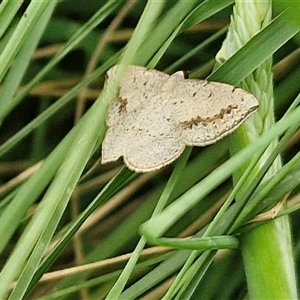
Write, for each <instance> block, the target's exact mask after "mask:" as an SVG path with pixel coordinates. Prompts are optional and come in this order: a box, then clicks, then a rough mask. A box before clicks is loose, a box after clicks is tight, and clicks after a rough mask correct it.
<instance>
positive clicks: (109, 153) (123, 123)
mask: <svg viewBox="0 0 300 300" xmlns="http://www.w3.org/2000/svg"><path fill="white" fill-rule="evenodd" d="M130 122H131V118H123V119H121V120H120V121H119V122H118V123H117V124H114V125H112V126H111V127H108V129H107V131H106V134H105V138H104V140H103V142H102V157H101V163H102V164H104V163H108V162H112V161H116V160H118V159H119V158H120V157H121V156H123V155H124V150H125V149H126V146H127V142H128V140H129V139H130V135H131V132H130V131H129V130H128V129H129V128H130V127H131V124H130ZM132 126H133V125H132Z"/></svg>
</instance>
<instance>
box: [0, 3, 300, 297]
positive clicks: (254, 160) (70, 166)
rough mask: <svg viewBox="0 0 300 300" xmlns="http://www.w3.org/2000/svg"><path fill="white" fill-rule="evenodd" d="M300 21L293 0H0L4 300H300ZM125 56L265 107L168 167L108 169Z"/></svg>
mask: <svg viewBox="0 0 300 300" xmlns="http://www.w3.org/2000/svg"><path fill="white" fill-rule="evenodd" d="M234 5H235V8H234V9H233V6H234ZM233 11H234V14H233V17H230V16H231V15H232V13H233ZM299 20H300V9H299V7H298V4H297V3H296V2H286V1H273V2H271V1H254V0H253V1H235V3H234V1H228V0H226V1H210V0H208V1H200V0H199V1H198V0H197V1H196V0H191V1H181V0H178V1H177V0H175V1H162V0H161V1H144V0H142V1H133V0H129V1H111V0H107V1H94V0H80V1H73V0H65V1H2V2H1V4H0V36H1V39H0V50H1V51H0V80H1V90H0V124H1V132H0V159H1V161H0V180H1V186H0V197H1V202H0V236H1V240H0V251H1V256H0V263H1V269H2V271H1V273H0V299H25V298H28V299H44V300H45V299H69V298H70V299H105V298H106V299H275V298H276V299H296V298H297V290H298V288H297V285H299V283H298V281H299V279H298V278H297V276H295V270H296V273H297V270H299V249H300V248H299V245H300V238H299V237H300V234H299V228H300V226H299V207H300V204H299V201H300V198H299V178H300V160H299V158H300V156H299V131H298V126H299V123H300V122H299V120H300V109H299V107H297V105H298V103H299V100H300V99H299V95H298V94H299V90H300V84H299V76H300V63H299V62H300V59H299V58H300V52H299V41H300V39H299V34H298V31H299V29H300V21H299ZM226 34H227V38H226ZM225 38H226V42H224V43H223V41H224V40H225ZM118 62H123V63H128V64H135V65H143V66H147V67H150V68H156V69H158V70H162V71H165V72H167V73H173V72H175V71H177V70H190V71H191V77H192V78H201V79H204V78H208V79H210V80H215V81H220V82H225V83H229V84H233V85H236V86H242V87H243V88H245V89H246V90H249V91H250V92H251V93H253V94H254V95H255V96H256V97H257V99H258V100H259V102H260V109H259V112H258V113H257V114H256V116H255V117H253V118H251V120H249V122H247V124H246V125H245V126H243V127H242V128H241V129H240V130H239V131H238V132H237V133H234V134H233V135H232V136H230V137H228V138H225V139H223V140H221V141H219V142H217V143H216V144H214V145H212V146H209V147H205V148H197V147H194V148H193V149H189V148H187V149H186V151H185V152H184V154H183V155H182V157H181V158H180V159H179V160H178V161H177V162H176V163H174V164H173V165H172V166H168V167H166V168H163V169H162V170H159V171H156V172H150V173H145V174H135V173H133V172H132V171H130V170H128V169H126V168H125V167H124V166H123V163H122V161H118V162H116V163H112V164H109V165H100V163H99V157H101V142H102V140H103V137H104V134H105V130H106V126H105V115H106V111H107V109H108V106H109V103H110V101H111V100H112V99H113V91H111V90H109V89H108V90H107V93H106V92H105V91H104V92H102V88H103V83H104V74H105V72H106V70H107V69H108V68H110V67H111V66H113V65H114V64H116V63H118ZM99 95H100V96H99ZM273 99H274V103H273ZM273 106H274V108H273ZM265 149H266V151H265ZM264 151H265V152H264ZM278 155H280V156H281V158H280V159H279V156H278ZM232 175H233V177H232ZM232 178H233V179H232ZM171 202H172V204H171V205H170V203H171ZM278 203H279V205H278ZM274 207H275V208H274ZM153 211H154V216H153V217H152V218H151V220H150V221H148V220H149V219H150V217H151V215H152V214H153ZM257 215H258V217H256V218H254V217H255V216H257ZM147 221H148V222H147ZM145 222H146V223H145ZM142 224H143V225H142ZM141 225H142V227H141ZM141 234H143V237H142V238H141ZM162 235H163V236H164V237H169V238H173V237H179V238H182V237H187V236H194V235H195V236H196V237H198V238H196V239H194V240H192V242H190V241H189V240H182V239H180V240H178V239H177V240H173V239H159V237H161V236H162ZM147 240H149V241H150V243H146V241H147ZM150 244H151V245H150ZM153 244H154V245H153ZM162 245H168V246H169V247H164V246H162ZM174 248H175V249H174ZM178 248H179V249H178ZM228 248H230V249H231V250H229V249H228ZM218 249H222V250H220V251H217V250H218ZM204 250H205V251H204ZM130 257H131V259H130V260H129V258H130Z"/></svg>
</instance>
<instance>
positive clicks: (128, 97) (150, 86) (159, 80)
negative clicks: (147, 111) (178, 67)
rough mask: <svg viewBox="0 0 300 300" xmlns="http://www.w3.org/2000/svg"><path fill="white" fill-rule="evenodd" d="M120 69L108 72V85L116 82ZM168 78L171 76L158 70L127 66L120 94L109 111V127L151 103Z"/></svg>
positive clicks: (107, 119) (121, 82)
mask: <svg viewBox="0 0 300 300" xmlns="http://www.w3.org/2000/svg"><path fill="white" fill-rule="evenodd" d="M119 68H120V66H119V65H116V66H114V67H112V68H111V69H109V70H108V72H107V79H106V84H109V82H110V81H113V80H115V74H116V72H117V71H118V69H119ZM168 78H169V75H167V74H165V73H162V72H159V71H156V70H147V69H146V68H144V67H139V66H127V67H126V71H125V73H124V75H123V76H122V78H121V81H120V83H119V86H120V88H119V92H118V94H117V96H116V98H115V99H114V101H113V102H112V104H111V106H110V108H109V110H108V114H107V118H106V122H107V125H108V126H111V125H113V124H115V123H117V122H118V120H120V119H121V118H122V117H123V116H124V115H126V114H128V113H130V112H131V111H133V110H134V109H136V108H138V107H139V106H141V105H143V103H147V102H149V101H151V100H152V99H153V97H154V96H156V95H157V93H159V92H160V89H161V86H162V85H163V84H164V82H165V81H166V80H167V79H168Z"/></svg>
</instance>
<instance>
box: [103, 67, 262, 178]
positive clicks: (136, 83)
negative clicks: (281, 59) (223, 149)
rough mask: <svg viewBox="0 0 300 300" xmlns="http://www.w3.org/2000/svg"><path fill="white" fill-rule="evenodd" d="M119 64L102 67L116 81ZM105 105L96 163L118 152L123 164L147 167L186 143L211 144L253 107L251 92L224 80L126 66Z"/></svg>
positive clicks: (167, 158)
mask: <svg viewBox="0 0 300 300" xmlns="http://www.w3.org/2000/svg"><path fill="white" fill-rule="evenodd" d="M119 67H120V66H118V65H116V66H114V67H112V68H111V69H109V70H108V72H107V79H106V83H105V84H110V83H111V82H112V81H116V78H115V74H116V72H117V70H118V68H119ZM118 84H119V90H118V94H117V96H116V98H115V99H114V101H113V102H112V104H111V106H110V107H109V110H108V114H107V118H106V123H107V126H108V130H107V132H106V136H105V138H104V141H103V144H102V163H107V162H112V161H116V160H118V159H119V158H120V157H123V160H124V163H125V164H126V165H127V166H128V168H129V169H131V170H133V171H136V172H148V171H153V170H157V169H160V168H162V167H164V166H166V165H168V164H170V163H172V162H173V161H174V160H176V159H177V158H178V157H179V156H180V155H181V154H182V152H183V150H184V148H185V147H186V146H206V145H210V144H213V143H215V142H217V141H218V140H220V139H221V138H223V137H225V136H226V135H228V134H230V133H231V132H233V131H234V130H236V129H237V128H238V127H239V126H240V125H241V124H242V123H243V122H244V121H245V120H246V119H247V118H248V117H249V116H250V115H251V114H253V113H254V112H255V111H256V109H257V108H258V102H257V100H256V99H255V97H254V96H253V95H252V94H250V93H248V92H246V91H244V90H243V89H241V88H237V87H234V86H231V85H228V84H224V83H219V82H210V81H206V80H197V79H186V77H185V73H184V72H183V71H179V72H176V73H174V74H173V75H168V74H166V73H163V72H160V71H157V70H150V69H149V70H148V69H146V68H144V67H139V66H127V67H126V70H125V73H124V76H122V78H121V80H120V82H119V83H118Z"/></svg>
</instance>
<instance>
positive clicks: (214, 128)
mask: <svg viewBox="0 0 300 300" xmlns="http://www.w3.org/2000/svg"><path fill="white" fill-rule="evenodd" d="M176 74H177V73H175V74H174V75H172V76H170V78H169V80H168V81H167V82H166V84H165V86H164V87H163V90H164V89H170V86H172V87H173V95H172V97H170V99H169V105H170V109H171V111H172V112H173V116H174V119H176V120H177V122H178V123H179V125H180V127H181V128H182V136H183V139H184V141H185V143H186V145H192V146H205V145H209V144H212V143H215V142H216V141H218V140H219V139H221V138H223V137H224V136H226V135H228V134H229V133H231V132H232V131H234V130H235V129H236V128H237V127H238V126H240V125H241V123H242V122H243V121H245V120H246V119H247V117H249V116H250V115H251V114H252V113H253V112H254V111H255V110H256V108H257V107H258V102H257V100H256V99H255V97H254V96H253V95H251V94H250V93H248V92H246V91H244V90H243V89H240V88H236V87H234V86H231V85H228V84H224V83H218V82H209V81H205V80H194V79H182V77H181V76H180V77H179V76H176Z"/></svg>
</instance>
